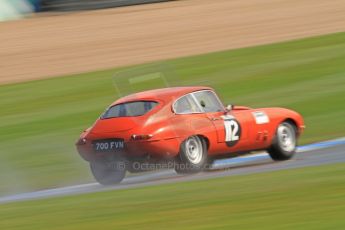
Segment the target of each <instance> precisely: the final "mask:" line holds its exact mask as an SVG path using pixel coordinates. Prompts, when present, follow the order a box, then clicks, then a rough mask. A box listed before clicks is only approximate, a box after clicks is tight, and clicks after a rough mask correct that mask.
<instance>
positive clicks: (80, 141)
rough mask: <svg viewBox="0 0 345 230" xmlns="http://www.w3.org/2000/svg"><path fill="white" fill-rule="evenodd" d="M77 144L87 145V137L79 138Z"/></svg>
mask: <svg viewBox="0 0 345 230" xmlns="http://www.w3.org/2000/svg"><path fill="white" fill-rule="evenodd" d="M76 144H77V145H85V144H86V139H85V138H79V140H78V141H77V143H76Z"/></svg>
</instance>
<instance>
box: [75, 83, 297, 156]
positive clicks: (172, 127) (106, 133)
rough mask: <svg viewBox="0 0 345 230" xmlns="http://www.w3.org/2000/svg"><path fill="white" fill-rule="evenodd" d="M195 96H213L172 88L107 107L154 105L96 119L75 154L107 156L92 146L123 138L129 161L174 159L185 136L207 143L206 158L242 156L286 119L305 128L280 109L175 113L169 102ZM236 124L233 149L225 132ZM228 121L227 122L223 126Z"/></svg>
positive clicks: (261, 143)
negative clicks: (131, 114)
mask: <svg viewBox="0 0 345 230" xmlns="http://www.w3.org/2000/svg"><path fill="white" fill-rule="evenodd" d="M197 91H212V92H214V91H213V89H212V88H209V87H176V88H166V89H158V90H151V91H146V92H142V93H137V94H133V95H130V96H126V97H124V98H121V99H119V100H117V101H115V102H114V103H113V104H112V105H111V106H114V105H118V104H121V103H127V102H133V101H156V102H158V105H157V106H156V107H154V108H153V109H152V110H151V111H149V112H147V113H146V114H144V115H142V116H137V117H117V118H111V119H101V118H99V119H98V120H97V121H96V122H95V123H94V125H93V126H92V127H90V128H89V129H87V130H85V131H84V132H83V133H82V134H81V136H80V139H79V140H78V142H77V144H76V145H77V149H78V152H79V154H80V155H81V156H82V157H83V158H84V159H85V160H87V161H93V160H97V159H99V158H102V157H106V156H107V155H108V154H109V153H107V152H97V151H95V150H94V148H93V141H95V140H100V139H108V138H109V139H110V138H122V139H123V140H124V145H125V148H124V150H122V151H121V154H124V155H126V156H128V157H144V156H150V157H158V158H173V157H175V156H177V155H178V154H179V150H180V145H181V143H182V142H183V141H184V140H186V139H187V138H188V137H190V136H194V135H199V136H202V137H204V138H205V139H206V141H207V145H208V154H209V155H210V156H222V155H226V154H231V153H238V152H243V151H251V150H259V149H267V148H268V147H269V146H270V145H271V143H272V140H273V138H274V137H275V132H276V129H277V127H278V125H279V124H280V123H282V122H283V121H286V120H289V121H290V122H291V123H293V124H294V125H295V127H296V128H297V133H298V134H301V133H302V131H303V129H304V122H303V118H302V116H301V115H300V114H298V113H296V112H294V111H292V110H289V109H284V108H260V109H251V108H248V107H244V106H235V107H234V108H233V109H232V110H230V111H228V112H226V111H225V110H224V111H220V112H210V113H191V114H175V113H174V110H173V104H174V102H175V101H176V100H177V99H179V98H180V97H182V96H184V95H186V94H189V93H192V92H197ZM231 120H236V121H237V125H238V129H239V130H240V133H239V132H238V133H239V135H240V137H239V139H238V140H236V141H235V142H234V143H235V144H232V143H230V144H229V142H226V139H227V138H228V137H227V136H226V135H228V134H227V130H226V129H227V128H228V127H229V126H226V125H231V122H232V121H231ZM227 122H230V123H227ZM137 134H141V135H150V137H151V138H149V139H147V140H133V138H132V135H137Z"/></svg>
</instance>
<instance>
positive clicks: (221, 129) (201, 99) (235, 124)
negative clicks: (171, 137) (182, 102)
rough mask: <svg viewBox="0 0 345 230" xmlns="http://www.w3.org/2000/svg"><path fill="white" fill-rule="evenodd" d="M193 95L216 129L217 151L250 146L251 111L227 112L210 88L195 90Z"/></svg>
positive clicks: (242, 148) (229, 150)
mask: <svg viewBox="0 0 345 230" xmlns="http://www.w3.org/2000/svg"><path fill="white" fill-rule="evenodd" d="M193 96H194V98H195V100H196V101H197V103H198V104H199V105H200V106H201V107H202V109H203V110H204V112H205V114H206V116H207V117H208V119H210V121H211V122H212V124H213V126H214V128H215V130H216V133H217V143H218V146H217V148H216V150H215V151H216V152H224V153H227V152H233V151H242V150H245V149H247V148H248V144H249V142H248V138H249V132H250V127H251V126H250V124H251V123H252V122H253V121H252V120H253V119H252V117H251V115H250V113H249V112H247V111H236V110H233V111H229V112H226V111H225V109H224V106H223V105H222V103H221V102H220V100H219V99H218V97H217V95H216V94H215V93H214V92H213V91H210V90H203V91H198V92H194V93H193Z"/></svg>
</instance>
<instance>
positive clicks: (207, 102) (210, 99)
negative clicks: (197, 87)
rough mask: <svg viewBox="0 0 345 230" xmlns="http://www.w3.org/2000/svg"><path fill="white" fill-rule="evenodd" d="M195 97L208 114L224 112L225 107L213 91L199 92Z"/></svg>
mask: <svg viewBox="0 0 345 230" xmlns="http://www.w3.org/2000/svg"><path fill="white" fill-rule="evenodd" d="M193 95H194V96H195V98H196V100H197V101H198V103H199V105H200V106H201V107H202V108H203V110H204V111H205V112H206V113H209V112H219V111H223V110H224V107H223V105H222V104H221V103H220V101H219V100H218V98H217V97H216V95H215V94H214V93H213V92H212V91H199V92H195V93H193Z"/></svg>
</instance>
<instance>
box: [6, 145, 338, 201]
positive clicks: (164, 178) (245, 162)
mask: <svg viewBox="0 0 345 230" xmlns="http://www.w3.org/2000/svg"><path fill="white" fill-rule="evenodd" d="M339 162H345V138H342V139H337V140H333V141H327V142H321V143H316V144H312V145H307V146H302V147H299V148H298V153H297V154H296V156H295V157H294V158H293V159H292V160H289V161H283V162H274V161H272V160H271V159H270V157H269V156H268V155H267V153H264V152H262V153H257V154H254V155H248V156H243V157H238V158H232V159H225V160H218V161H216V162H215V164H214V167H213V168H214V170H212V171H209V172H202V173H198V174H194V175H177V174H176V173H175V172H174V171H173V170H165V171H157V172H152V173H147V174H143V175H140V174H138V175H137V176H132V177H128V178H126V179H125V180H124V181H123V182H122V183H121V184H119V185H116V186H109V187H104V186H101V185H99V184H98V183H89V184H81V185H75V186H68V187H62V188H55V189H48V190H41V191H36V192H30V193H22V194H16V195H11V196H5V197H0V204H1V203H9V202H17V201H24V200H32V199H42V198H48V197H57V196H66V195H73V194H83V193H92V192H99V191H106V190H119V189H128V188H137V187H143V186H152V185H158V184H167V183H176V182H181V181H192V180H204V179H210V178H218V177H225V176H229V177H230V176H234V175H245V174H253V173H260V172H269V171H277V170H284V169H292V168H302V167H308V166H316V165H324V164H332V163H339ZM230 179H231V178H229V180H230Z"/></svg>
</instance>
